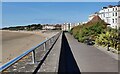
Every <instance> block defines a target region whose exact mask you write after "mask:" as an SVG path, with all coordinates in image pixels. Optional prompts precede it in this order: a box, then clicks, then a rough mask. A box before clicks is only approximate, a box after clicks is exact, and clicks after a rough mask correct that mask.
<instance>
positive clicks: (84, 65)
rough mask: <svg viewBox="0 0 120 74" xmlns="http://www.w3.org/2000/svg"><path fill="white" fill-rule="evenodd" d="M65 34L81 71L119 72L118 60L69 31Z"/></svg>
mask: <svg viewBox="0 0 120 74" xmlns="http://www.w3.org/2000/svg"><path fill="white" fill-rule="evenodd" d="M65 36H66V38H67V40H68V43H69V46H70V49H71V51H72V53H73V56H74V58H75V60H76V62H77V65H78V67H79V69H80V71H81V72H118V61H117V60H115V59H113V58H112V57H110V56H109V55H107V54H106V53H104V52H102V51H100V50H98V49H97V48H95V47H93V46H88V45H85V44H83V43H79V42H78V41H77V40H76V39H74V38H73V36H71V35H70V34H68V33H66V34H65ZM69 61H70V60H69ZM71 65H72V64H71Z"/></svg>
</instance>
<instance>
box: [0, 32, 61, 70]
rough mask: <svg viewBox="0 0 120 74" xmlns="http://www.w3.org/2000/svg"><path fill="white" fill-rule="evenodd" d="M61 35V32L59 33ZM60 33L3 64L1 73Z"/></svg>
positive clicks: (0, 67) (0, 68)
mask: <svg viewBox="0 0 120 74" xmlns="http://www.w3.org/2000/svg"><path fill="white" fill-rule="evenodd" d="M59 33H60V32H59ZM59 33H57V34H55V35H53V36H52V37H50V38H48V39H46V40H44V41H43V42H41V43H40V44H38V45H37V46H34V47H32V48H30V49H29V50H27V51H25V52H24V53H22V54H21V55H19V56H17V57H15V58H13V59H12V60H10V61H9V62H7V63H5V64H3V65H2V66H0V72H1V71H3V70H5V69H6V68H8V67H9V66H11V65H12V64H14V63H15V62H17V61H19V60H20V59H22V58H23V57H24V56H26V55H28V54H29V53H31V52H32V51H33V50H35V49H36V48H38V47H39V46H41V45H43V44H44V43H45V42H47V41H48V40H50V39H51V38H53V37H54V36H56V35H58V34H59Z"/></svg>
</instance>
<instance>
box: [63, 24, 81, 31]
mask: <svg viewBox="0 0 120 74" xmlns="http://www.w3.org/2000/svg"><path fill="white" fill-rule="evenodd" d="M77 25H80V23H64V24H63V25H62V30H63V31H70V30H71V29H72V28H73V27H74V26H77Z"/></svg>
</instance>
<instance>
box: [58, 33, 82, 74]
mask: <svg viewBox="0 0 120 74" xmlns="http://www.w3.org/2000/svg"><path fill="white" fill-rule="evenodd" d="M58 74H81V73H80V70H79V67H78V66H77V63H76V61H75V59H74V56H73V54H72V52H71V49H70V46H69V43H68V41H67V39H66V36H65V34H64V32H63V35H62V44H61V52H60V59H59V67H58Z"/></svg>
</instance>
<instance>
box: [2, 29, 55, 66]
mask: <svg viewBox="0 0 120 74" xmlns="http://www.w3.org/2000/svg"><path fill="white" fill-rule="evenodd" d="M56 33H57V32H46V33H42V32H41V31H34V32H32V31H19V32H17V31H12V32H11V31H2V34H0V36H2V38H1V41H0V42H2V49H0V50H1V51H2V53H0V56H1V55H2V57H1V58H0V63H1V62H2V64H5V63H6V62H8V61H9V60H11V59H13V58H15V57H16V56H18V55H20V54H22V53H23V52H25V51H26V50H28V49H30V48H31V47H33V46H36V45H37V44H39V43H40V42H42V41H43V40H45V39H46V38H49V37H51V36H53V35H54V34H56Z"/></svg>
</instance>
